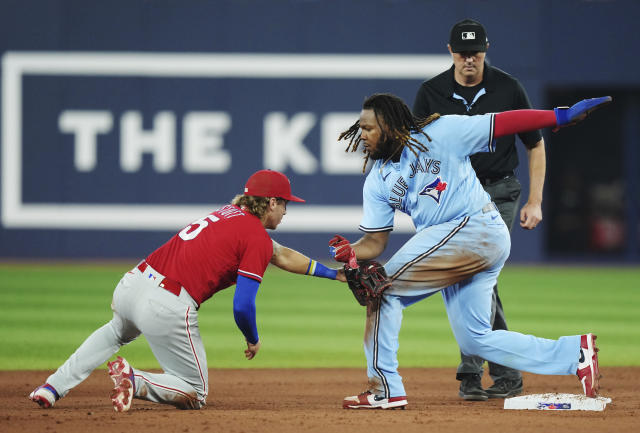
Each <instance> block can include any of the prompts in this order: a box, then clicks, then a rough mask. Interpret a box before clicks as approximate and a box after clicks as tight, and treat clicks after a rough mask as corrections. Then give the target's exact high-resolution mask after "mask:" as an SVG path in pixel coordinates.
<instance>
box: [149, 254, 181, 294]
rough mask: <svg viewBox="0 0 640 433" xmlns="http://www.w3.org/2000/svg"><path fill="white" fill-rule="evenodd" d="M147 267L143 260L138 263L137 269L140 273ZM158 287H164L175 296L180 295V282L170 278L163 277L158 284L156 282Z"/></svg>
mask: <svg viewBox="0 0 640 433" xmlns="http://www.w3.org/2000/svg"><path fill="white" fill-rule="evenodd" d="M148 267H149V265H148V264H147V262H145V261H143V262H142V263H140V264H139V265H138V270H139V271H140V272H142V273H144V271H145V270H146V269H147V268H148ZM158 285H159V286H160V287H162V288H163V289H165V290H166V291H167V292H171V293H173V294H174V295H176V296H180V290H181V289H182V285H181V284H180V283H178V282H177V281H173V280H172V279H170V278H164V279H163V280H162V281H160V284H158Z"/></svg>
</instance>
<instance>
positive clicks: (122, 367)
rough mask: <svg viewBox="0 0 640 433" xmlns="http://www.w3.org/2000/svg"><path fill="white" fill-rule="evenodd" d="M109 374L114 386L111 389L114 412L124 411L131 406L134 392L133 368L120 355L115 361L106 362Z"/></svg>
mask: <svg viewBox="0 0 640 433" xmlns="http://www.w3.org/2000/svg"><path fill="white" fill-rule="evenodd" d="M107 367H109V376H110V377H111V380H113V383H114V384H115V387H114V388H113V389H112V390H111V403H112V404H113V410H115V411H116V412H126V411H128V410H129V408H131V401H132V400H133V395H134V394H135V378H134V376H133V369H132V368H131V366H130V365H129V363H128V362H127V360H126V359H124V358H123V357H121V356H118V358H117V359H116V360H115V361H112V362H108V363H107Z"/></svg>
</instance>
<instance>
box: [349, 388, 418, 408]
mask: <svg viewBox="0 0 640 433" xmlns="http://www.w3.org/2000/svg"><path fill="white" fill-rule="evenodd" d="M406 405H407V396H402V397H389V398H385V397H382V396H379V395H376V394H374V393H372V392H371V391H365V392H363V393H362V394H359V395H353V396H351V397H345V398H344V400H343V401H342V408H343V409H404V408H405V406H406Z"/></svg>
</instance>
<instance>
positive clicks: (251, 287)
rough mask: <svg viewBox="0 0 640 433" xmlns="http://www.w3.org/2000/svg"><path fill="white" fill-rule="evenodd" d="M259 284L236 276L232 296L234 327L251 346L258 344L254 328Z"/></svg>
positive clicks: (256, 332) (256, 331) (255, 328)
mask: <svg viewBox="0 0 640 433" xmlns="http://www.w3.org/2000/svg"><path fill="white" fill-rule="evenodd" d="M258 287H260V283H259V282H258V281H256V280H253V279H251V278H247V277H243V276H242V275H238V281H237V282H236V293H235V294H234V295H233V317H234V319H236V325H238V328H239V329H240V331H242V333H243V334H244V336H245V338H246V339H247V341H248V342H249V343H251V344H256V343H257V342H258V327H257V326H256V294H257V293H258Z"/></svg>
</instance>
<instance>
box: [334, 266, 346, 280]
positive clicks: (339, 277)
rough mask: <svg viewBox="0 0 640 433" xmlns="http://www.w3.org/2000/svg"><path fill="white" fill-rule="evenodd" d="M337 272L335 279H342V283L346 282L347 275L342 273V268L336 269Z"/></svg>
mask: <svg viewBox="0 0 640 433" xmlns="http://www.w3.org/2000/svg"><path fill="white" fill-rule="evenodd" d="M337 271H338V273H337V274H336V280H337V281H342V282H343V283H346V282H347V277H346V275H345V274H344V268H340V269H337Z"/></svg>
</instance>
